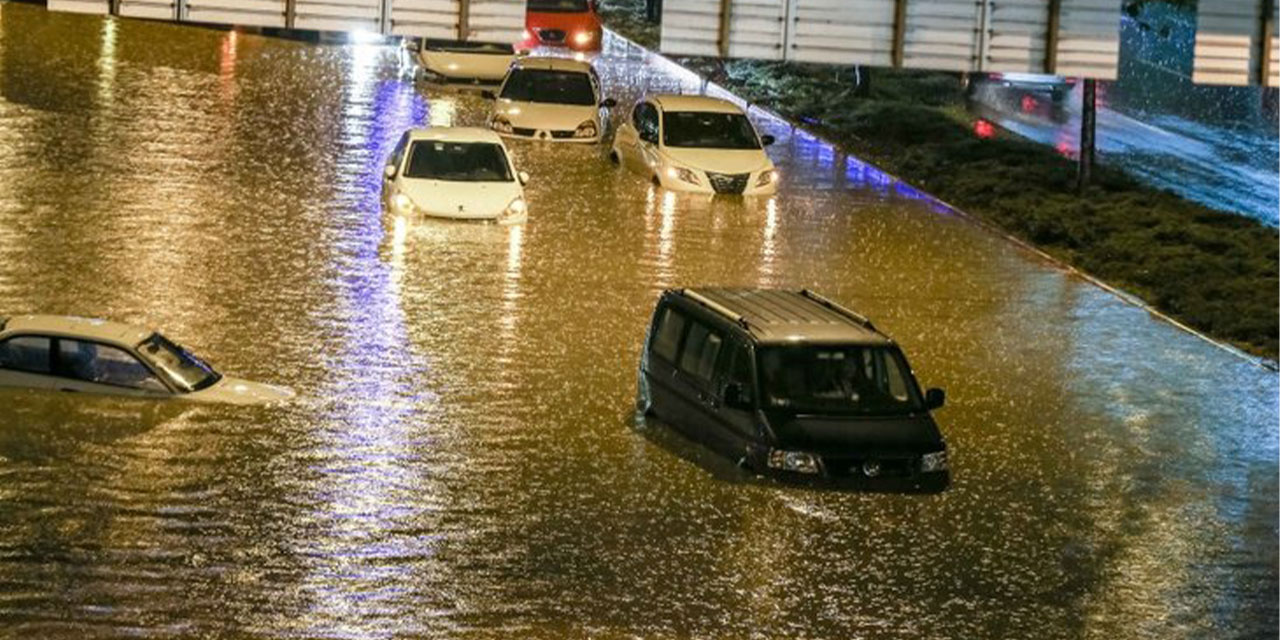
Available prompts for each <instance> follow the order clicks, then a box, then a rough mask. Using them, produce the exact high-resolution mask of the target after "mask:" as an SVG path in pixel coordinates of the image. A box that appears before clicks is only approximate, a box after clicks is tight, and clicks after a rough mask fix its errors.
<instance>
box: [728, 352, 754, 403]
mask: <svg viewBox="0 0 1280 640" xmlns="http://www.w3.org/2000/svg"><path fill="white" fill-rule="evenodd" d="M732 345H733V346H732V347H731V348H732V355H733V362H731V363H730V364H729V375H728V380H727V382H729V383H732V384H737V385H738V386H739V387H740V388H741V389H742V400H743V401H745V402H747V403H750V402H751V399H752V398H754V397H755V395H756V394H755V385H754V384H753V383H752V377H751V350H750V349H748V348H747V345H745V344H743V343H741V342H738V341H737V340H735V341H733V343H732Z"/></svg>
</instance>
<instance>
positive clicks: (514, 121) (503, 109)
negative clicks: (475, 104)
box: [485, 58, 617, 144]
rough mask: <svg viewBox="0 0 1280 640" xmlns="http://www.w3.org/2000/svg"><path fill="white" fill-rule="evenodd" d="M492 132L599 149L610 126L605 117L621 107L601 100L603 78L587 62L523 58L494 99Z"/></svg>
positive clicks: (606, 100) (512, 66)
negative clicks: (605, 128) (607, 126)
mask: <svg viewBox="0 0 1280 640" xmlns="http://www.w3.org/2000/svg"><path fill="white" fill-rule="evenodd" d="M485 97H486V98H488V99H490V100H493V101H494V104H493V112H492V113H491V114H490V115H489V128H490V129H493V130H494V131H496V132H498V133H499V134H501V135H503V136H505V137H509V138H529V139H535V140H554V141H558V142H579V143H587V144H594V143H597V142H600V139H601V138H602V137H603V136H604V125H605V123H606V122H608V120H607V119H605V118H604V117H603V115H602V113H601V112H602V111H603V109H607V108H609V107H612V106H614V105H616V104H617V103H616V102H615V101H614V100H613V99H612V98H601V96H600V78H599V76H597V75H596V71H595V69H593V68H592V67H591V65H590V64H588V63H586V62H581V61H578V60H569V59H566V58H523V59H520V60H517V61H516V62H515V63H514V64H512V65H511V69H510V70H509V71H507V77H506V79H505V80H503V81H502V88H501V89H499V90H498V93H497V94H496V95H494V94H493V93H490V92H487V91H486V92H485Z"/></svg>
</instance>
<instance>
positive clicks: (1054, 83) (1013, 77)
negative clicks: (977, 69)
mask: <svg viewBox="0 0 1280 640" xmlns="http://www.w3.org/2000/svg"><path fill="white" fill-rule="evenodd" d="M983 86H993V87H1003V88H1007V89H1012V90H1014V91H1020V92H1025V93H1036V94H1043V95H1047V96H1049V99H1050V100H1051V101H1052V102H1053V104H1054V106H1061V105H1062V104H1063V103H1065V102H1066V100H1067V97H1068V96H1070V95H1071V90H1072V89H1074V88H1075V86H1076V81H1075V79H1074V78H1064V77H1062V76H1050V75H1044V74H1039V73H973V74H970V75H969V79H968V86H967V87H966V88H967V90H968V93H969V95H970V96H973V95H974V93H976V92H977V91H978V90H979V89H980V88H981V87H983Z"/></svg>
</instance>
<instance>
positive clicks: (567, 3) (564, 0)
mask: <svg viewBox="0 0 1280 640" xmlns="http://www.w3.org/2000/svg"><path fill="white" fill-rule="evenodd" d="M586 10H587V0H529V11H535V12H540V13H582V12H584V11H586Z"/></svg>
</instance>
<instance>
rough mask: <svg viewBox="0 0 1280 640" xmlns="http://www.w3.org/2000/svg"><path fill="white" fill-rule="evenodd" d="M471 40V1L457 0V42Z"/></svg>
mask: <svg viewBox="0 0 1280 640" xmlns="http://www.w3.org/2000/svg"><path fill="white" fill-rule="evenodd" d="M470 39H471V0H458V40H461V41H463V42H465V41H467V40H470Z"/></svg>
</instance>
